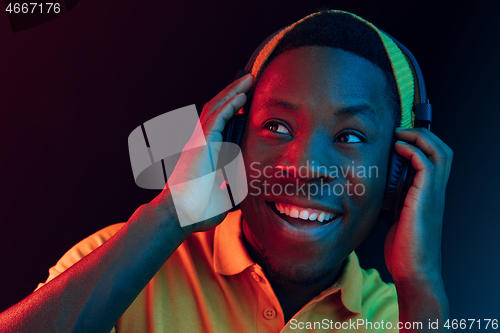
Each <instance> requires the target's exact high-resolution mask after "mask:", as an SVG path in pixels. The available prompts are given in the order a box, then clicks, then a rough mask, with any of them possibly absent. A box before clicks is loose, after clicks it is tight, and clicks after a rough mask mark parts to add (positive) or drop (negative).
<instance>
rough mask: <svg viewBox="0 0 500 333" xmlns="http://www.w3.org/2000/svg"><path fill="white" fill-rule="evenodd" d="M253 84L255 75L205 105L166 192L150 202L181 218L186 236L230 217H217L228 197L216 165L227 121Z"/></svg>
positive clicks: (169, 180)
mask: <svg viewBox="0 0 500 333" xmlns="http://www.w3.org/2000/svg"><path fill="white" fill-rule="evenodd" d="M252 83H253V76H252V75H251V74H248V75H246V76H244V77H242V78H240V79H238V80H236V81H234V82H233V83H231V84H230V85H228V86H227V87H226V88H225V89H224V90H223V91H221V92H220V93H219V94H218V95H217V96H215V97H214V98H213V99H212V100H210V101H209V102H208V103H206V104H205V106H204V107H203V111H202V113H201V116H200V124H201V128H200V127H197V128H196V129H195V131H194V133H193V135H192V137H191V139H190V140H189V142H188V143H187V144H186V146H185V148H184V150H183V152H182V154H181V157H180V159H179V161H178V163H177V164H176V166H175V169H174V171H173V173H172V175H171V176H170V177H169V179H168V183H167V185H166V186H165V188H164V190H163V191H162V192H161V193H160V194H159V195H158V196H157V197H156V198H155V199H154V200H152V201H151V202H150V205H152V206H154V207H155V210H157V209H165V208H166V209H168V210H169V213H170V214H171V215H172V216H174V217H177V222H179V219H181V218H182V220H183V221H184V223H183V225H185V226H184V227H182V229H183V231H184V233H185V234H190V233H192V232H198V231H206V230H209V229H211V228H213V227H215V226H216V225H218V224H219V223H221V222H222V220H223V219H224V218H225V216H226V215H227V212H224V213H222V214H218V215H216V214H217V212H218V211H220V209H219V208H220V206H221V203H222V202H224V200H225V199H224V195H225V194H224V192H223V191H222V190H220V189H219V188H218V187H216V186H215V187H214V183H215V172H214V171H215V170H214V169H213V168H214V167H215V166H217V161H218V157H219V152H220V149H221V144H222V131H223V130H224V127H225V125H226V123H227V121H229V119H231V117H232V116H233V115H234V114H235V113H236V112H237V111H238V110H239V109H240V108H242V107H243V105H244V104H245V102H246V95H245V92H248V90H249V89H250V87H251V86H252ZM205 141H206V143H207V145H205V144H204V143H205ZM209 147H210V148H209ZM209 149H210V152H209ZM210 154H211V156H210ZM212 163H213V164H212ZM173 196H174V198H175V200H173ZM174 201H175V203H174ZM174 204H175V206H174ZM174 211H175V212H174ZM186 221H187V223H186ZM200 221H202V222H200Z"/></svg>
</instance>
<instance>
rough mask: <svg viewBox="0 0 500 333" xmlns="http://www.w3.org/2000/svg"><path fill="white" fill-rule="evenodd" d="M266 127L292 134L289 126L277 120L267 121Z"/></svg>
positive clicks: (277, 131)
mask: <svg viewBox="0 0 500 333" xmlns="http://www.w3.org/2000/svg"><path fill="white" fill-rule="evenodd" d="M265 128H267V129H268V130H270V131H273V132H276V133H283V134H290V131H289V130H288V128H286V126H285V125H283V124H280V123H278V122H275V121H270V122H268V123H266V125H265Z"/></svg>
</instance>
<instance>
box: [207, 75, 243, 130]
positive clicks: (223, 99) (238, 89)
mask: <svg viewBox="0 0 500 333" xmlns="http://www.w3.org/2000/svg"><path fill="white" fill-rule="evenodd" d="M252 83H253V75H252V74H247V75H245V76H243V77H241V78H239V79H238V80H236V81H234V82H232V83H231V84H229V85H228V86H227V87H226V88H225V89H224V90H222V91H221V92H220V93H218V94H217V96H215V97H214V98H213V99H211V100H210V101H209V102H208V103H207V104H205V106H204V107H203V112H202V114H201V117H200V118H202V121H203V120H206V119H208V118H209V117H210V115H211V114H212V113H213V112H215V111H216V110H217V109H218V108H220V107H221V106H222V105H224V104H226V103H227V102H228V101H229V100H230V99H231V98H233V97H234V96H236V95H238V94H240V93H245V92H248V90H250V87H251V86H252Z"/></svg>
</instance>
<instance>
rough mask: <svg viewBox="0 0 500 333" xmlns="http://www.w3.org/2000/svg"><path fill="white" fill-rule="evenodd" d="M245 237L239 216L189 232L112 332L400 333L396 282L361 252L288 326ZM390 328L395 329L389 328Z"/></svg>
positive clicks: (79, 248) (78, 252) (71, 256)
mask: <svg viewBox="0 0 500 333" xmlns="http://www.w3.org/2000/svg"><path fill="white" fill-rule="evenodd" d="M123 225H124V223H119V224H114V225H111V226H109V227H106V228H104V229H102V230H100V231H98V232H96V233H95V234H93V235H91V236H89V237H87V238H86V239H84V240H83V241H81V242H80V243H78V244H76V245H75V246H74V247H72V248H71V249H70V250H69V251H68V252H67V253H66V254H65V255H64V256H63V257H62V258H61V259H60V260H59V261H58V262H57V264H56V265H55V266H54V267H52V268H51V269H50V271H49V274H50V275H49V277H48V279H47V281H46V282H48V281H50V280H52V279H53V278H55V277H56V276H57V275H59V274H60V273H62V272H63V271H64V270H65V269H67V268H68V267H70V266H71V265H72V264H74V263H75V262H77V261H78V260H80V259H81V258H83V257H84V256H85V255H87V254H88V253H90V252H91V251H92V250H94V249H95V248H97V247H98V246H99V245H101V244H102V243H104V242H105V241H106V240H108V239H109V238H110V237H111V236H112V235H114V234H115V233H116V232H117V231H118V230H119V229H120V228H121V227H122V226H123ZM242 237H243V236H242V230H241V212H240V211H236V212H232V213H229V214H228V215H227V217H226V219H225V220H224V221H223V222H222V223H221V224H220V225H218V226H217V227H216V228H214V229H212V230H210V231H207V232H202V233H195V234H192V235H190V236H189V237H188V238H187V239H186V240H185V241H184V242H183V243H182V244H181V246H179V248H178V249H177V250H176V251H175V252H174V253H173V254H172V256H171V257H170V258H169V259H168V260H167V261H166V262H165V264H164V265H163V266H162V268H161V269H160V270H159V271H158V272H157V273H156V275H155V276H154V277H153V279H151V281H150V282H149V283H148V285H147V286H146V287H145V288H144V289H143V290H142V292H141V293H140V294H139V295H138V296H137V298H136V299H135V300H134V302H133V303H132V304H131V305H130V307H129V308H128V309H127V310H126V311H125V313H124V314H123V316H122V317H121V318H120V320H119V321H118V322H117V323H116V325H115V327H114V329H113V331H112V332H117V333H124V332H127V333H140V332H154V333H160V332H175V333H182V332H195V333H197V332H214V333H221V332H231V333H234V332H238V333H246V332H302V331H303V332H338V331H342V332H377V331H380V332H397V331H398V329H397V321H398V303H397V295H396V288H395V286H394V284H392V283H389V284H386V283H384V282H383V281H382V280H381V279H380V276H379V274H378V272H377V271H376V270H374V269H370V270H367V271H365V270H363V269H362V268H361V267H360V266H359V262H358V258H357V256H356V254H355V253H354V252H353V253H351V254H350V255H349V257H348V258H347V262H346V265H345V267H344V271H343V273H342V275H341V278H340V280H339V281H338V282H337V283H335V284H334V285H333V286H332V287H330V288H328V289H326V290H324V291H323V292H321V293H320V294H319V295H318V296H316V297H315V298H313V299H312V300H311V301H310V302H309V303H307V304H306V305H305V306H304V307H303V308H302V309H301V310H300V311H299V312H298V313H297V314H295V316H293V318H292V319H291V320H290V321H289V322H288V323H286V325H285V322H284V316H283V311H282V310H281V306H280V304H279V302H278V299H277V298H276V295H275V294H274V291H273V289H272V288H271V285H270V283H269V281H268V279H267V277H266V276H265V274H264V272H263V270H262V268H261V267H260V266H259V265H258V264H256V263H255V262H254V261H252V259H251V258H250V256H249V254H248V252H247V250H246V248H245V246H244V244H243V239H242ZM42 285H43V283H41V284H39V286H38V288H40V287H41V286H42ZM360 320H363V321H364V322H361V321H360ZM369 323H371V326H370V324H369ZM389 324H390V325H391V327H392V329H388V325H389ZM356 325H357V326H356ZM381 325H382V326H381Z"/></svg>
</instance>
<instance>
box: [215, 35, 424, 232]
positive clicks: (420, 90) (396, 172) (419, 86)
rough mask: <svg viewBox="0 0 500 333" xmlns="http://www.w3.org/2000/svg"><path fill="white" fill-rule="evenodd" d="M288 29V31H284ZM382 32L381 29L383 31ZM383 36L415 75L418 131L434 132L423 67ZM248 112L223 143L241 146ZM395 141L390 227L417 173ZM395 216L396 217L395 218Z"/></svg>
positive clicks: (386, 205) (388, 196)
mask: <svg viewBox="0 0 500 333" xmlns="http://www.w3.org/2000/svg"><path fill="white" fill-rule="evenodd" d="M283 29H285V28H283ZM283 29H280V30H278V31H277V32H275V33H274V34H272V35H271V36H269V37H268V38H267V39H266V40H265V41H263V42H262V43H261V44H260V45H259V47H258V48H257V49H256V50H255V51H254V53H253V54H252V57H251V58H250V60H249V61H248V63H247V65H246V67H245V69H243V70H239V71H238V73H237V75H236V79H238V78H240V77H243V76H244V75H246V74H248V73H250V70H251V68H252V67H253V63H254V62H255V59H256V58H257V55H258V54H259V53H260V52H261V50H262V49H263V48H264V46H266V44H267V43H268V42H269V41H270V40H271V39H272V38H273V37H274V36H275V35H276V34H278V33H279V32H281V31H282V30H283ZM379 30H380V29H379ZM380 31H381V32H382V33H384V34H385V35H387V36H388V37H389V38H391V39H392V41H393V42H394V43H395V44H396V45H397V46H398V47H399V49H400V50H401V52H402V53H403V55H404V56H405V58H406V60H407V61H408V64H409V65H410V68H411V71H412V73H413V78H414V83H415V89H414V99H413V101H414V102H413V112H414V115H415V118H414V119H415V126H414V127H425V128H427V129H429V130H430V125H431V122H432V107H431V104H430V103H429V100H428V98H427V91H426V89H425V84H424V77H423V75H422V71H421V69H420V66H419V65H418V63H417V60H416V59H415V57H414V56H413V54H412V53H411V52H410V51H409V50H408V49H407V48H406V47H405V46H404V45H403V44H401V43H400V42H399V41H397V40H396V39H395V38H394V37H392V36H391V35H389V34H388V33H386V32H384V31H382V30H380ZM243 109H244V110H245V112H243V113H241V110H240V112H238V113H237V114H235V115H234V116H233V117H232V118H231V119H230V120H229V121H228V122H227V123H226V126H225V128H224V131H223V132H222V137H223V141H225V142H232V143H235V144H237V145H240V142H241V138H242V136H243V131H244V129H245V123H246V118H247V114H248V111H249V110H247V109H246V108H245V107H244V108H243ZM394 144H395V140H393V142H392V148H391V152H390V157H389V164H388V170H387V183H386V187H385V195H384V202H383V206H382V208H383V210H385V211H386V213H385V214H384V212H383V213H382V214H383V215H381V216H383V217H382V218H383V219H384V220H385V221H386V222H388V223H389V224H392V223H394V217H393V214H387V213H388V212H392V211H399V210H401V209H402V208H403V204H404V200H405V198H406V194H407V193H408V190H409V188H410V187H411V185H412V184H413V178H414V177H415V174H416V171H415V169H414V168H413V166H412V165H411V162H410V160H408V159H406V158H404V157H403V156H401V155H399V154H398V153H397V152H396V150H395V148H394ZM228 153H229V152H225V150H224V147H223V149H222V150H221V154H228ZM237 209H239V207H238V206H236V207H234V208H233V209H232V210H231V211H233V210H237ZM391 215H392V216H391Z"/></svg>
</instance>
